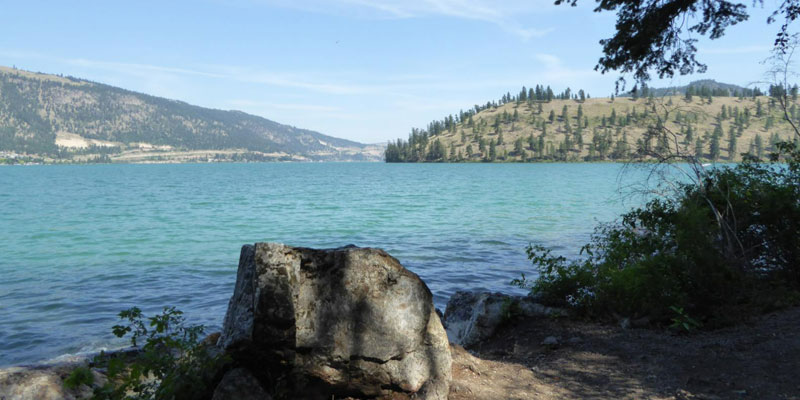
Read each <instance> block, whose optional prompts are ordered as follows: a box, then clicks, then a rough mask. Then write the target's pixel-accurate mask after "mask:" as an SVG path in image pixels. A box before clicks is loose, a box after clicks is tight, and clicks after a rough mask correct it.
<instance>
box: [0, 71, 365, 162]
mask: <svg viewBox="0 0 800 400" xmlns="http://www.w3.org/2000/svg"><path fill="white" fill-rule="evenodd" d="M0 152H4V153H7V154H6V157H8V156H9V154H13V155H14V156H16V157H22V156H38V157H42V159H44V160H51V161H59V160H89V159H102V160H106V161H108V160H119V161H148V160H149V161H170V160H172V161H175V160H178V161H188V160H209V159H210V160H218V161H222V160H273V159H291V160H377V159H380V149H376V148H375V147H370V146H366V145H363V144H360V143H356V142H352V141H349V140H344V139H338V138H335V137H331V136H327V135H323V134H321V133H318V132H314V131H310V130H306V129H298V128H295V127H292V126H288V125H283V124H279V123H277V122H274V121H270V120H268V119H265V118H261V117H257V116H254V115H249V114H246V113H243V112H239V111H224V110H215V109H208V108H203V107H198V106H193V105H190V104H187V103H184V102H181V101H175V100H168V99H164V98H160V97H155V96H149V95H145V94H141V93H135V92H131V91H128V90H124V89H120V88H116V87H112V86H108V85H104V84H99V83H93V82H89V81H85V80H81V79H76V78H71V77H61V76H56V75H47V74H39V73H31V72H27V71H22V70H17V69H12V68H6V67H0ZM0 158H3V157H0Z"/></svg>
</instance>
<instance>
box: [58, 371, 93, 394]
mask: <svg viewBox="0 0 800 400" xmlns="http://www.w3.org/2000/svg"><path fill="white" fill-rule="evenodd" d="M93 384H94V375H92V370H91V369H89V368H87V367H77V368H75V369H73V370H72V372H70V374H69V376H67V378H66V379H64V387H65V388H67V389H77V388H79V387H80V386H81V385H86V386H92V385H93Z"/></svg>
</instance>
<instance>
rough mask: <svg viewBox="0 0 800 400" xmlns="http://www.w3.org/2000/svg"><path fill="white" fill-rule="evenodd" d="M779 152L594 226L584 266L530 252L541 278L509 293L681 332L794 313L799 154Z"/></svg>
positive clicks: (535, 249) (798, 282) (798, 277)
mask: <svg viewBox="0 0 800 400" xmlns="http://www.w3.org/2000/svg"><path fill="white" fill-rule="evenodd" d="M781 151H782V158H781V160H782V161H785V163H783V164H764V163H760V162H756V161H755V160H749V161H746V162H744V163H742V164H740V165H738V166H736V167H732V168H729V167H725V168H719V169H715V170H712V171H710V172H708V173H707V174H706V175H705V176H704V177H703V179H702V183H701V184H684V185H682V186H680V191H679V194H678V195H676V196H674V197H672V198H662V199H655V200H652V201H650V202H649V203H647V204H646V205H645V206H644V207H642V208H639V209H636V210H633V211H631V212H629V213H627V214H624V215H623V216H622V218H621V219H620V220H619V221H618V222H615V223H612V224H607V225H601V226H600V227H598V228H597V229H596V231H595V233H594V235H593V236H592V240H591V242H590V243H589V244H587V245H586V246H584V247H583V248H582V251H581V253H582V254H583V255H584V256H585V257H584V258H583V259H582V260H576V261H568V260H566V259H565V258H563V257H555V256H553V255H552V254H551V253H550V251H549V250H547V249H545V248H542V247H539V246H531V247H529V248H528V256H529V258H530V259H531V261H532V262H533V264H534V266H535V267H536V268H537V269H538V272H539V277H538V278H537V279H536V280H535V281H533V282H530V281H527V280H525V278H524V276H523V278H522V279H519V280H515V281H514V282H513V283H514V284H516V285H518V286H523V287H529V288H530V289H531V290H532V292H533V293H534V294H536V295H538V296H540V297H541V298H542V300H543V301H545V302H548V303H551V304H554V305H561V306H568V307H571V308H572V309H573V310H575V311H576V312H578V313H579V314H581V315H585V316H591V317H599V318H608V317H611V316H617V317H620V316H625V317H631V318H643V317H647V318H648V319H650V320H651V321H653V322H656V323H662V324H667V323H669V322H670V321H673V323H674V325H679V326H682V327H684V328H686V329H690V328H692V327H697V326H699V325H700V323H704V324H705V325H706V326H711V327H714V326H719V325H723V324H727V323H731V322H735V321H736V320H738V319H741V318H744V317H745V316H747V315H749V314H752V313H754V312H763V311H767V310H770V309H774V308H779V307H782V306H786V305H789V304H794V303H797V302H798V300H800V294H799V293H800V292H799V290H800V151H798V149H796V148H795V147H794V145H792V144H788V143H784V144H782V145H781ZM778 157H779V155H775V156H773V159H774V160H777V159H778ZM676 310H680V312H677V311H676ZM676 320H678V321H688V320H691V321H696V322H697V324H684V323H675V321H676Z"/></svg>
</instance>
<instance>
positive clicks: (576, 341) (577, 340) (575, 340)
mask: <svg viewBox="0 0 800 400" xmlns="http://www.w3.org/2000/svg"><path fill="white" fill-rule="evenodd" d="M567 343H569V344H579V343H583V339H581V338H579V337H577V336H573V337H571V338H569V339H567Z"/></svg>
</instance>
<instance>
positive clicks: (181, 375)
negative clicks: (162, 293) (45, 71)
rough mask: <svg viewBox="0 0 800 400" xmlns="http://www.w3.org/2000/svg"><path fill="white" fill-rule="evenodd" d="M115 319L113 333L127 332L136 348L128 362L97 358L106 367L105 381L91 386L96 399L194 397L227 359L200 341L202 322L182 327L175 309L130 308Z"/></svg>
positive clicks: (122, 335)
mask: <svg viewBox="0 0 800 400" xmlns="http://www.w3.org/2000/svg"><path fill="white" fill-rule="evenodd" d="M119 317H120V319H121V320H123V323H122V324H120V325H114V326H113V328H112V332H113V333H114V335H115V336H117V337H120V338H121V337H125V336H129V337H130V341H131V345H132V346H133V347H134V348H136V349H137V350H139V352H138V353H136V355H135V356H134V358H133V360H128V359H126V358H125V357H122V356H117V357H111V358H107V359H106V358H105V357H104V355H101V356H100V357H98V362H99V363H101V364H104V365H105V366H106V367H107V370H108V378H109V381H108V383H107V384H106V385H104V386H103V387H101V388H98V389H96V390H95V394H94V398H95V399H108V400H112V399H113V400H117V399H137V400H139V399H194V398H199V397H202V395H203V394H204V393H206V392H207V391H208V389H209V388H208V387H206V385H207V383H208V381H209V380H211V378H213V375H214V374H215V372H216V371H218V370H219V368H220V367H221V366H222V364H223V363H225V362H226V360H225V359H224V357H221V356H219V355H216V354H212V352H210V351H209V349H208V348H207V347H206V346H204V345H203V344H201V343H200V337H201V335H202V333H203V326H201V325H189V326H187V325H185V319H184V317H183V313H182V312H181V311H179V310H176V309H175V307H165V308H164V310H163V312H162V313H161V314H158V315H155V316H152V317H146V316H145V315H144V314H143V313H142V311H141V310H140V309H139V308H137V307H133V308H130V309H128V310H125V311H122V312H120V313H119ZM131 393H132V395H131Z"/></svg>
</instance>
